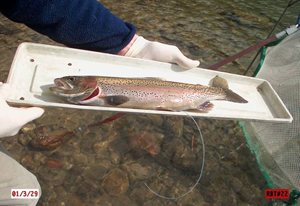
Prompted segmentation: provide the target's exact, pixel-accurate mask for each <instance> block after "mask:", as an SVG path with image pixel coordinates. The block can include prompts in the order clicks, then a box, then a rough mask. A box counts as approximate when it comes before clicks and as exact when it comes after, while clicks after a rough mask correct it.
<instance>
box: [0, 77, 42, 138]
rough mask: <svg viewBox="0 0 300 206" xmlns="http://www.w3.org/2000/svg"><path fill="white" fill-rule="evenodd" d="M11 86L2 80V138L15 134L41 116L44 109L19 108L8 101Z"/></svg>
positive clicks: (0, 135)
mask: <svg viewBox="0 0 300 206" xmlns="http://www.w3.org/2000/svg"><path fill="white" fill-rule="evenodd" d="M9 93H10V86H9V85H8V84H3V83H2V82H0V138H1V137H8V136H13V135H15V134H17V133H18V131H19V130H20V129H21V128H22V127H23V126H24V125H25V124H26V123H28V122H30V121H32V120H34V119H36V118H39V117H40V116H41V115H42V114H43V113H44V110H43V109H41V108H38V107H31V108H17V107H11V106H9V105H8V104H7V103H6V99H7V98H8V96H9Z"/></svg>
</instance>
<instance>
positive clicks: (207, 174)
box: [0, 0, 300, 206]
mask: <svg viewBox="0 0 300 206" xmlns="http://www.w3.org/2000/svg"><path fill="white" fill-rule="evenodd" d="M101 2H102V3H103V4H104V5H106V6H107V7H108V8H109V9H111V11H112V12H113V13H115V14H117V15H118V16H119V17H121V18H122V19H124V20H126V21H128V22H132V23H134V24H135V25H136V27H137V29H138V33H139V34H140V35H142V36H144V37H145V38H147V39H149V40H156V41H160V42H165V43H169V44H174V45H177V46H178V47H179V48H180V49H181V50H182V51H183V52H184V53H185V54H186V55H187V56H189V57H191V58H194V59H200V60H201V63H202V66H203V67H207V66H210V65H213V64H214V63H217V62H219V61H221V60H223V59H224V58H226V57H228V56H230V55H233V54H235V53H237V52H239V51H241V50H243V49H245V48H248V47H250V46H252V45H254V44H255V43H257V42H259V41H260V40H262V39H264V38H266V37H267V36H268V34H269V32H270V31H271V29H272V27H273V25H274V24H275V22H276V20H277V19H278V18H279V16H280V15H281V12H282V11H283V9H284V8H285V6H286V4H287V2H282V1H279V0H276V1H271V0H268V1H260V2H258V1H257V2H256V1H242V0H236V1H227V2H224V1H219V0H218V1H201V0H190V1H183V0H182V1H174V0H172V1H167V2H164V1H138V0H130V1H126V2H121V3H118V4H116V3H115V2H113V1H110V0H105V1H101ZM299 6H300V5H299V4H296V5H295V6H293V7H292V8H290V9H289V10H288V12H287V15H286V17H285V18H284V19H283V21H282V23H281V24H280V25H279V29H277V30H276V31H275V33H277V32H279V31H281V30H282V29H284V28H286V27H288V26H290V25H293V24H295V22H296V18H297V15H298V12H299ZM0 28H1V29H0V52H1V60H0V68H1V69H0V73H1V75H0V81H4V80H5V79H6V78H7V75H8V71H9V67H10V64H11V62H12V59H13V56H14V53H15V51H16V48H17V46H18V45H19V44H20V43H22V42H25V41H27V42H37V43H46V44H55V45H57V44H56V43H55V42H53V41H51V40H50V39H49V38H47V37H45V36H42V35H40V34H38V33H36V32H34V31H32V30H30V29H28V28H27V27H26V26H24V25H20V24H16V23H13V22H11V21H9V20H7V19H6V18H5V17H3V16H0ZM254 55H255V52H254V53H251V54H250V55H247V56H245V57H243V58H241V59H239V60H237V61H235V62H234V63H231V64H228V65H227V66H224V67H222V68H221V69H220V70H222V71H226V72H231V73H237V74H243V73H244V71H245V69H246V68H247V66H248V64H249V63H250V61H251V60H252V58H253V56H254ZM252 72H253V69H252V70H251V72H249V73H248V75H251V73H252ZM113 114H114V113H109V112H103V113H95V112H94V111H80V110H72V109H59V108H56V109H48V108H46V111H45V114H44V115H43V116H42V117H41V118H39V119H38V120H36V121H34V122H32V123H30V124H28V125H26V126H25V127H24V128H23V129H22V131H20V132H19V134H18V135H16V136H14V137H11V138H4V139H1V141H2V143H3V144H4V145H5V146H6V148H7V149H8V150H9V151H10V152H11V154H12V156H13V157H14V158H15V159H16V160H17V161H19V162H20V163H21V164H23V165H24V166H25V167H26V168H27V169H28V170H30V171H31V172H32V173H33V174H35V175H36V176H37V178H38V180H39V181H40V184H41V186H42V191H43V195H42V197H41V199H40V201H39V203H38V205H42V206H47V205H143V206H148V205H189V206H192V205H268V204H270V202H269V201H267V200H266V199H265V197H264V193H265V189H266V187H267V185H266V182H265V181H264V179H263V177H262V175H261V173H260V171H259V168H258V166H257V164H256V160H255V157H254V156H253V155H252V154H251V152H250V151H249V149H248V147H247V146H246V144H245V139H244V137H243V133H242V131H241V129H240V127H239V126H238V125H237V122H235V121H224V120H222V121H220V120H210V119H197V122H198V124H199V126H200V128H201V131H202V134H203V137H204V141H205V151H206V158H205V167H204V172H203V176H202V179H201V180H200V183H199V184H198V185H197V186H196V187H195V189H194V190H193V191H192V192H191V193H189V194H188V195H187V196H185V197H184V198H182V199H179V200H177V201H173V200H165V199H163V198H159V197H156V196H155V195H154V194H153V193H151V192H150V191H149V190H148V189H147V188H146V187H145V183H147V184H148V185H149V187H150V188H151V189H153V190H154V191H155V192H157V193H159V194H160V195H164V196H168V197H178V196H180V195H183V194H184V193H186V192H187V191H188V190H189V189H190V188H191V187H192V186H193V185H194V184H195V182H196V180H197V179H198V177H199V173H200V171H201V166H202V165H201V164H202V151H203V150H202V144H201V139H200V136H199V134H198V131H197V128H196V126H195V125H194V123H193V121H192V120H191V119H190V118H188V117H186V118H183V117H166V116H159V115H134V114H128V115H126V116H124V117H122V118H120V119H118V120H116V121H114V122H112V123H108V124H105V125H103V126H99V127H94V128H90V129H89V130H85V131H83V132H76V133H72V132H69V133H63V131H65V130H70V131H73V130H74V129H75V128H77V127H78V126H83V125H88V124H91V123H94V122H97V121H100V120H102V119H104V118H107V117H109V116H111V115H113ZM42 125H46V126H45V127H41V126H42ZM60 131H62V133H60ZM43 132H44V133H43ZM42 133H43V134H44V135H45V134H47V135H49V138H53V137H64V138H60V139H59V140H57V139H53V141H54V142H53V143H52V144H50V145H49V144H48V145H42V144H41V143H40V142H39V141H37V140H36V139H37V138H38V137H39V135H41V134H42ZM60 135H61V136H60ZM63 135H65V136H63ZM55 140H56V141H55ZM237 148H239V149H237Z"/></svg>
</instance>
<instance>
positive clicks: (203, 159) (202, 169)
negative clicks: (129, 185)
mask: <svg viewBox="0 0 300 206" xmlns="http://www.w3.org/2000/svg"><path fill="white" fill-rule="evenodd" d="M184 113H186V114H187V115H188V116H190V117H191V118H192V120H193V121H194V123H195V124H196V126H197V129H198V131H199V134H200V137H201V142H202V148H203V158H202V167H201V172H200V175H199V178H198V179H197V181H196V183H195V184H194V185H193V186H192V187H191V189H190V190H188V191H187V192H186V193H184V194H183V195H181V196H179V197H166V196H163V195H160V194H158V193H157V192H155V191H153V190H152V189H151V188H150V187H149V186H148V185H147V183H146V182H144V184H145V186H146V187H147V188H148V189H149V190H150V191H151V192H152V193H153V194H155V195H156V196H158V197H161V198H164V199H167V200H178V199H180V198H182V197H184V196H186V195H188V194H189V193H190V192H191V191H192V190H193V189H194V188H195V187H196V186H197V184H198V183H199V182H200V180H201V178H202V174H203V171H204V164H205V144H204V138H203V135H202V133H201V130H200V127H199V125H198V123H197V122H196V120H195V119H194V117H192V116H191V115H190V114H189V113H187V112H184Z"/></svg>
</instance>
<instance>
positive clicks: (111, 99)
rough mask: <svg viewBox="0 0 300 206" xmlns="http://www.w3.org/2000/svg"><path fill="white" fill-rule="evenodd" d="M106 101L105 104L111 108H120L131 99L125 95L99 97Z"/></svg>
mask: <svg viewBox="0 0 300 206" xmlns="http://www.w3.org/2000/svg"><path fill="white" fill-rule="evenodd" d="M99 98H101V99H103V100H104V102H105V104H107V105H109V106H118V105H121V104H124V103H126V102H128V101H129V98H128V97H126V96H123V95H115V96H106V97H99Z"/></svg>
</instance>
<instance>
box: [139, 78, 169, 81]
mask: <svg viewBox="0 0 300 206" xmlns="http://www.w3.org/2000/svg"><path fill="white" fill-rule="evenodd" d="M144 79H150V80H159V81H167V80H166V79H165V78H162V77H145V78H144Z"/></svg>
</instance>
